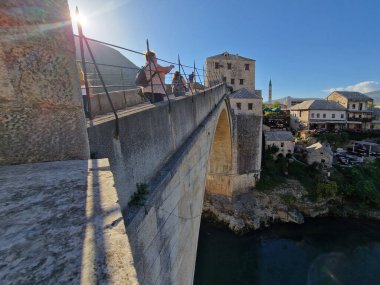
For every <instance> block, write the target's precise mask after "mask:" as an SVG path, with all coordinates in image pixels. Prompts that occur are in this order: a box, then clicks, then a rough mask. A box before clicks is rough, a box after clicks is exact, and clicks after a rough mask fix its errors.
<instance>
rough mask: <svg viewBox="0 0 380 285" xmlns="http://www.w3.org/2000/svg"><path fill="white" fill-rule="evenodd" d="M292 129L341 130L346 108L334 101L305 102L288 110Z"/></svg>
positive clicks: (344, 123) (344, 120) (344, 122)
mask: <svg viewBox="0 0 380 285" xmlns="http://www.w3.org/2000/svg"><path fill="white" fill-rule="evenodd" d="M290 126H291V127H292V128H293V129H297V130H298V129H307V130H310V129H316V128H326V129H341V128H344V127H345V126H346V108H344V107H343V106H342V105H340V104H338V103H337V102H334V101H328V100H323V99H319V100H307V101H304V102H302V103H300V104H297V105H295V106H293V107H291V108H290Z"/></svg>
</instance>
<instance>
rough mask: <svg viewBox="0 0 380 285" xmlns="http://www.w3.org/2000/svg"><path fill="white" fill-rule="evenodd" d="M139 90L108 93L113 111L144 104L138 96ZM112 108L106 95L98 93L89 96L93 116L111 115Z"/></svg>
mask: <svg viewBox="0 0 380 285" xmlns="http://www.w3.org/2000/svg"><path fill="white" fill-rule="evenodd" d="M138 91H139V89H138V88H136V89H130V90H124V91H113V92H109V95H110V98H111V101H112V104H113V106H114V107H115V110H122V109H125V108H127V107H132V106H135V105H138V104H141V103H144V99H143V97H141V96H140V95H139V94H138ZM111 112H112V108H111V105H110V103H109V101H108V98H107V95H106V93H98V94H94V95H92V96H91V113H92V115H93V116H98V115H104V114H107V113H111Z"/></svg>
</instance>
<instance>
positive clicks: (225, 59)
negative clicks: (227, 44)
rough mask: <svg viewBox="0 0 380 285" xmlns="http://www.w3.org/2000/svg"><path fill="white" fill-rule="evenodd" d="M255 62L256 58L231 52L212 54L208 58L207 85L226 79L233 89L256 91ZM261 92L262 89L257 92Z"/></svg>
mask: <svg viewBox="0 0 380 285" xmlns="http://www.w3.org/2000/svg"><path fill="white" fill-rule="evenodd" d="M255 64H256V61H255V60H254V59H251V58H246V57H242V56H239V55H237V54H230V53H229V52H224V53H222V54H218V55H215V56H210V57H208V58H207V59H206V86H211V85H213V84H214V83H215V82H218V81H219V82H220V81H224V82H226V83H227V84H228V85H230V86H231V87H232V88H233V90H238V89H240V88H246V89H247V90H249V91H251V92H255V91H256V90H255ZM259 92H261V91H258V92H256V94H258V93H259ZM260 95H261V93H260Z"/></svg>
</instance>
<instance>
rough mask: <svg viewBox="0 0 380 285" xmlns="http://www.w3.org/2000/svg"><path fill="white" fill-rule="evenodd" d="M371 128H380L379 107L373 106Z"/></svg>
mask: <svg viewBox="0 0 380 285" xmlns="http://www.w3.org/2000/svg"><path fill="white" fill-rule="evenodd" d="M371 129H372V130H380V108H373V118H372V122H371Z"/></svg>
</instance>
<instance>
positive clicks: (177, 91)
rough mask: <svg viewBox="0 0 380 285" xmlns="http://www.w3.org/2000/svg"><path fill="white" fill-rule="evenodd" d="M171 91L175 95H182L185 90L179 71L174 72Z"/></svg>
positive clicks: (184, 82) (184, 83)
mask: <svg viewBox="0 0 380 285" xmlns="http://www.w3.org/2000/svg"><path fill="white" fill-rule="evenodd" d="M172 91H173V94H174V96H175V97H179V96H184V95H185V92H186V81H185V79H184V78H183V76H182V75H181V74H180V73H179V71H176V72H174V75H173V80H172Z"/></svg>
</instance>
